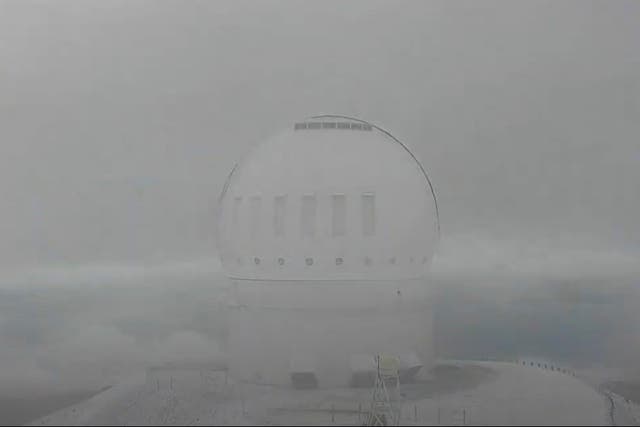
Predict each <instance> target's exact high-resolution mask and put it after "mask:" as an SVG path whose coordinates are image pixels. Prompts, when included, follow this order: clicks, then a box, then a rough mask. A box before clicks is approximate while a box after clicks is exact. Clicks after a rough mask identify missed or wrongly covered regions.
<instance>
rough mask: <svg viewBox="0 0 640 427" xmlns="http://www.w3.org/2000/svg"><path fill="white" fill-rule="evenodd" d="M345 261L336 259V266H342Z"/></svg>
mask: <svg viewBox="0 0 640 427" xmlns="http://www.w3.org/2000/svg"><path fill="white" fill-rule="evenodd" d="M343 263H344V260H343V259H342V258H336V265H342V264H343Z"/></svg>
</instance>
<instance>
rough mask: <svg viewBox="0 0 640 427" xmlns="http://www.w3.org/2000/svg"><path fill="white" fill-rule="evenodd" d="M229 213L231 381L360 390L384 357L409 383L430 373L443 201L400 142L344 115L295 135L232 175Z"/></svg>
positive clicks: (224, 218) (222, 229)
mask: <svg viewBox="0 0 640 427" xmlns="http://www.w3.org/2000/svg"><path fill="white" fill-rule="evenodd" d="M219 208H220V210H219V214H218V230H217V231H218V244H219V251H220V257H221V259H222V265H223V268H224V271H225V272H226V274H227V275H228V277H229V279H230V281H231V284H232V293H231V294H232V298H231V301H232V304H231V312H230V315H231V318H230V335H229V343H228V345H229V360H230V369H231V374H232V376H234V377H235V378H237V379H240V380H245V381H252V382H260V383H270V384H289V383H293V385H294V386H296V387H314V386H318V387H325V386H341V385H348V384H356V385H357V384H358V383H359V382H360V381H362V379H363V378H367V376H368V375H369V374H371V373H372V372H373V370H374V369H375V366H374V362H373V360H374V357H375V355H377V354H385V355H388V356H394V357H397V358H398V359H399V360H400V367H401V375H402V376H404V379H405V380H406V379H407V378H408V377H411V376H413V375H415V374H416V372H418V371H419V370H420V369H421V368H425V367H427V368H428V367H429V366H430V365H431V363H432V361H433V357H432V352H433V343H432V309H431V298H430V296H429V284H428V282H427V280H425V272H426V271H427V269H428V267H429V265H430V262H431V259H432V256H433V253H434V249H435V245H436V243H437V240H438V235H439V223H438V208H437V202H436V197H435V193H434V190H433V187H432V185H431V182H430V180H429V177H428V175H427V173H426V172H425V170H424V168H423V167H422V165H421V164H420V162H419V161H418V160H417V159H416V158H415V156H414V155H413V154H412V153H411V152H410V151H409V149H408V148H407V147H406V146H405V145H404V144H403V143H402V142H400V141H399V140H398V139H396V138H395V137H394V136H393V135H391V134H390V133H389V132H387V131H385V130H383V129H381V128H379V127H377V126H375V125H373V124H370V123H367V122H365V121H362V120H358V119H354V118H349V117H343V116H333V115H326V116H317V117H312V118H309V119H306V120H303V121H300V122H298V123H294V124H292V125H291V127H289V128H288V129H286V130H284V131H283V132H282V133H280V134H279V135H277V136H275V137H273V138H271V139H268V140H267V141H265V142H264V143H263V144H261V145H259V146H258V147H256V148H255V149H254V150H253V151H252V152H251V153H249V155H248V156H247V157H246V158H245V159H244V160H243V161H242V162H240V163H238V164H237V165H236V166H235V167H234V168H233V170H232V172H231V174H230V175H229V178H228V180H227V182H226V184H225V186H224V189H223V191H222V194H221V197H220V205H219Z"/></svg>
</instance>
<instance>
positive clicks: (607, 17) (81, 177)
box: [0, 1, 640, 271]
mask: <svg viewBox="0 0 640 427" xmlns="http://www.w3.org/2000/svg"><path fill="white" fill-rule="evenodd" d="M638 13H640V4H638V3H637V2H633V1H619V2H606V3H604V2H595V1H594V2H590V1H589V2H551V1H544V2H531V3H525V2H508V1H493V2H488V1H487V2H482V3H477V2H455V3H452V2H386V1H366V2H355V1H354V2H333V3H332V2H329V3H327V2H322V3H320V2H318V3H312V2H286V1H285V2H269V3H256V2H244V1H242V2H238V1H233V2H186V3H185V2H179V1H167V2H152V1H140V2H126V1H109V2H98V1H95V2H91V1H90V2H72V1H58V2H55V3H43V2H23V1H3V2H1V3H0V58H1V59H2V64H3V67H1V68H0V92H1V93H2V94H3V95H2V97H0V113H1V114H0V138H1V140H2V144H0V197H2V199H3V201H4V203H3V209H2V212H0V233H1V234H2V236H3V239H2V240H1V241H0V265H1V266H2V267H3V268H4V269H5V270H6V269H22V270H29V269H31V268H39V267H41V266H48V265H54V266H70V267H71V266H78V265H85V264H87V265H92V264H98V265H101V264H104V265H112V264H115V265H118V264H133V265H135V264H163V263H168V264H170V263H180V262H185V261H188V260H190V259H208V258H212V257H215V254H216V249H215V241H214V232H213V229H214V226H213V224H214V214H215V208H216V203H217V197H218V195H219V193H220V190H221V188H222V185H223V183H224V179H225V178H226V176H227V174H228V173H229V171H230V170H231V168H232V167H233V164H234V163H235V162H236V161H238V160H239V159H240V158H241V157H242V155H243V154H244V153H246V152H247V151H248V150H249V149H250V148H251V147H253V146H255V145H256V144H258V143H259V142H260V141H262V140H263V139H265V138H267V137H268V136H270V135H272V134H274V133H276V132H278V131H279V130H280V129H282V128H285V127H287V126H290V125H291V123H292V122H294V121H295V120H297V119H299V118H301V117H305V116H310V115H315V114H319V113H340V114H347V115H353V116H358V117H360V118H363V119H365V120H368V121H371V122H373V123H376V124H379V125H381V126H383V127H386V128H388V129H389V130H390V131H391V132H393V133H394V134H395V135H396V136H398V137H399V138H400V139H402V140H403V141H404V142H406V143H407V145H409V146H410V147H411V148H412V149H413V150H414V151H415V153H416V154H417V156H418V157H419V158H420V159H421V160H422V161H423V163H424V165H425V167H426V169H427V171H428V172H429V174H430V176H431V178H432V180H433V182H434V185H435V187H436V191H437V194H438V198H439V202H440V210H441V220H442V230H443V248H444V249H443V251H445V254H444V255H442V254H441V255H442V256H445V262H448V263H449V264H447V265H449V266H451V265H461V266H462V265H465V264H466V263H467V259H475V258H474V255H473V253H470V251H469V250H468V249H469V248H477V250H478V251H481V252H482V254H479V255H478V258H477V259H479V260H484V259H490V261H487V262H491V263H494V264H500V263H506V264H509V263H511V262H516V261H517V260H518V259H519V258H518V254H520V255H521V256H523V257H528V258H527V259H531V260H532V262H534V263H539V264H540V266H541V267H540V269H542V270H544V269H545V268H547V267H546V266H547V265H548V264H545V262H546V261H545V260H548V259H549V258H552V259H553V258H554V257H556V255H557V256H558V257H560V258H562V257H564V258H565V259H567V260H568V261H567V262H573V263H574V264H575V267H574V268H576V269H579V268H580V266H581V265H585V264H589V261H588V260H589V259H591V260H604V261H602V262H603V263H608V265H610V266H611V270H612V271H615V270H616V269H617V268H618V265H619V264H622V265H625V266H627V265H629V264H633V260H634V259H637V258H638V254H639V253H640V250H639V249H640V226H639V225H638V220H637V218H638V217H640V195H639V194H640V192H638V190H637V183H638V182H640V168H638V167H637V165H638V163H639V162H640V145H639V144H638V135H639V134H640V129H639V127H640V121H638V120H637V117H639V116H640V114H639V113H640V50H639V49H638V47H637V40H639V39H640V26H638V25H637V17H638ZM465 250H467V253H468V254H465V253H464V251H465ZM577 253H582V254H583V255H584V257H583V258H580V257H579V256H578V255H572V254H577ZM585 254H586V255H585ZM447 256H448V257H449V258H448V259H447V258H446V257H447ZM459 256H460V257H463V256H467V258H460V259H458V258H456V257H459ZM501 257H505V258H506V259H505V260H504V261H500V258H501ZM494 258H495V260H494ZM452 259H453V261H451V260H452ZM436 262H437V259H436ZM480 262H484V261H480ZM525 262H529V261H525ZM452 263H453V264H452ZM456 263H457V264H456Z"/></svg>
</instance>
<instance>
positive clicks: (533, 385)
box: [33, 362, 640, 425]
mask: <svg viewBox="0 0 640 427" xmlns="http://www.w3.org/2000/svg"><path fill="white" fill-rule="evenodd" d="M434 372H437V373H436V374H434V376H432V377H431V379H429V380H425V381H423V382H420V383H417V384H409V385H403V386H402V388H401V393H403V394H404V398H403V399H402V423H403V424H440V425H463V424H468V425H492V424H502V425H506V424H511V425H513V424H543V425H551V424H556V425H557V424H560V425H576V424H582V425H609V424H611V422H612V419H611V402H612V401H613V403H614V408H613V409H614V417H613V421H614V422H615V423H616V424H620V425H629V424H634V423H635V422H636V420H637V419H638V418H637V417H638V415H640V412H639V411H638V407H637V406H636V405H634V404H632V403H629V402H626V401H625V400H624V399H623V398H620V397H618V396H616V395H608V394H607V393H606V392H603V391H602V392H601V391H599V390H598V389H597V388H595V387H593V386H591V385H590V384H589V383H588V382H586V381H584V380H582V379H580V378H578V377H574V376H573V375H571V374H566V373H562V372H558V371H551V370H545V369H540V368H538V367H537V366H530V365H526V366H525V365H523V364H522V363H510V362H443V363H441V364H440V365H439V368H438V370H436V371H434ZM370 396H371V390H370V389H348V388H344V389H316V390H307V391H294V390H291V389H289V388H287V387H273V386H268V385H250V384H238V383H233V381H231V379H230V378H228V377H227V376H226V373H225V372H221V371H218V372H214V371H205V370H200V371H197V370H196V371H193V370H191V371H189V372H188V371H184V370H179V369H176V370H174V371H165V372H163V373H162V374H161V375H156V374H147V376H146V377H145V376H141V377H137V378H132V379H131V380H130V381H128V382H126V383H122V384H119V385H116V386H114V387H112V388H111V389H109V390H107V391H105V392H103V393H101V394H99V395H97V396H94V397H93V398H91V399H89V400H87V401H85V402H82V403H80V404H77V405H74V406H71V407H69V408H66V409H63V410H61V411H58V412H55V413H53V414H51V415H49V416H47V417H44V418H42V419H40V420H38V421H36V422H34V423H33V424H34V425H52V424H67V425H97V424H119V425H139V424H161V425H172V424H216V425H246V424H271V425H292V424H298V423H299V424H308V425H320V424H331V423H334V424H340V425H357V424H359V423H360V422H361V418H362V417H363V412H364V411H366V410H367V408H368V404H369V399H370ZM610 396H611V399H610V398H609V397H610Z"/></svg>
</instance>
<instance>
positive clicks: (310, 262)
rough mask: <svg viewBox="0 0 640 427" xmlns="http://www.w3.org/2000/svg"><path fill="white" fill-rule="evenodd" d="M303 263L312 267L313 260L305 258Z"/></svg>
mask: <svg viewBox="0 0 640 427" xmlns="http://www.w3.org/2000/svg"><path fill="white" fill-rule="evenodd" d="M304 262H305V263H306V264H307V265H308V266H312V265H313V258H307V259H305V260H304Z"/></svg>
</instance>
